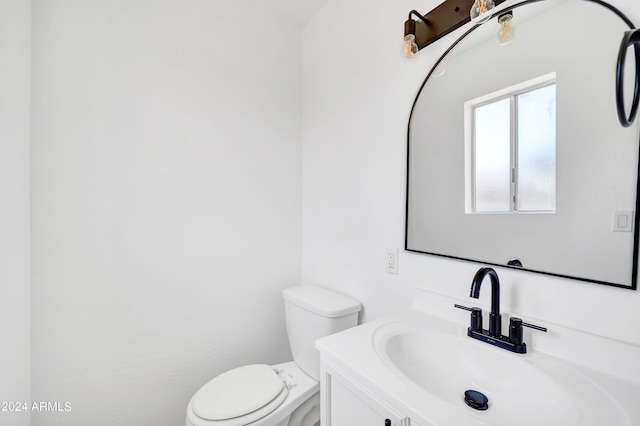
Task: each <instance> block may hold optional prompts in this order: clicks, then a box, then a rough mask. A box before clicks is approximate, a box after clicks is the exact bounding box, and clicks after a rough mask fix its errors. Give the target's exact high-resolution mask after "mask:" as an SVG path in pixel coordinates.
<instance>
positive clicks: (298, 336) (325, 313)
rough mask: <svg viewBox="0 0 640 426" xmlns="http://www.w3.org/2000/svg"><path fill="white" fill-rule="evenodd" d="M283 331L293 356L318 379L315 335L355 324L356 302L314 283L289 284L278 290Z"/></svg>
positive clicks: (305, 370)
mask: <svg viewBox="0 0 640 426" xmlns="http://www.w3.org/2000/svg"><path fill="white" fill-rule="evenodd" d="M282 296H283V297H284V312H285V317H286V324H287V335H288V336H289V346H290V347H291V353H292V355H293V360H294V361H295V362H296V364H298V366H299V367H300V368H301V369H302V370H303V371H304V372H305V373H307V374H308V375H309V376H311V377H313V378H314V379H316V380H320V352H318V350H317V349H316V347H315V342H316V340H317V339H319V338H321V337H324V336H328V335H330V334H334V333H337V332H339V331H342V330H346V329H347V328H351V327H354V326H356V325H357V324H358V312H359V311H360V303H358V302H357V301H355V300H353V299H351V298H349V297H347V296H343V295H342V294H338V293H336V292H334V291H331V290H328V289H326V288H323V287H317V286H310V285H309V286H300V287H291V288H288V289H286V290H284V291H283V292H282Z"/></svg>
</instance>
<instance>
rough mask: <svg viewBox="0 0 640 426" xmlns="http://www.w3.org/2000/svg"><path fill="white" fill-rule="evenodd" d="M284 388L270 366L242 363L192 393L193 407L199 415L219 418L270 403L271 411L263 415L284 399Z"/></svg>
mask: <svg viewBox="0 0 640 426" xmlns="http://www.w3.org/2000/svg"><path fill="white" fill-rule="evenodd" d="M285 391H287V388H286V387H285V385H284V382H283V381H282V379H281V378H280V377H279V376H278V374H276V372H275V371H273V369H272V368H271V367H270V366H268V365H266V364H253V365H245V366H243V367H238V368H235V369H233V370H229V371H227V372H226V373H223V374H221V375H219V376H217V377H215V378H214V379H213V380H211V381H210V382H209V383H207V384H206V385H204V386H203V387H202V388H201V389H200V390H199V391H198V392H197V393H196V395H195V396H194V398H193V403H192V408H193V411H194V413H195V414H196V415H197V416H198V417H201V418H203V419H206V420H217V421H220V420H228V419H233V418H236V417H241V416H244V415H246V414H248V413H251V412H255V411H257V410H259V409H261V408H263V407H264V408H265V409H266V408H267V407H265V406H266V405H271V406H272V407H271V408H270V410H269V411H267V412H266V413H264V414H263V415H266V414H268V413H269V412H271V411H273V410H275V409H276V408H277V407H278V406H279V405H280V404H281V403H282V402H283V401H284V399H286V396H287V393H288V392H285ZM283 394H284V395H283ZM277 397H278V398H277ZM270 403H271V404H270ZM260 411H261V412H264V411H263V410H260ZM265 411H266V410H265ZM256 414H257V413H256ZM239 424H240V423H239Z"/></svg>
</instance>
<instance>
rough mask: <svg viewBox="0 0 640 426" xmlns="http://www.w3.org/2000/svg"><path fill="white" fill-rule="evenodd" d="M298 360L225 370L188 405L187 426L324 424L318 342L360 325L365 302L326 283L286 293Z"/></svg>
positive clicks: (290, 333) (290, 332)
mask: <svg viewBox="0 0 640 426" xmlns="http://www.w3.org/2000/svg"><path fill="white" fill-rule="evenodd" d="M282 296H283V298H284V308H285V318H286V325H287V335H288V337H289V346H290V347H291V353H292V355H293V361H290V362H285V363H283V364H277V365H266V364H251V365H244V366H242V367H238V368H234V369H232V370H229V371H227V372H225V373H222V374H220V375H219V376H217V377H215V378H214V379H212V380H210V381H209V382H208V383H207V384H205V385H204V386H202V387H201V388H200V390H198V391H197V392H196V393H195V395H193V397H192V398H191V401H189V405H188V406H187V419H186V423H185V425H186V426H244V425H251V426H315V425H319V424H320V392H319V390H320V385H319V380H320V353H319V352H318V351H317V349H316V348H315V341H316V340H317V339H319V338H321V337H324V336H328V335H330V334H334V333H337V332H339V331H342V330H345V329H347V328H350V327H354V326H356V325H357V324H358V312H359V311H360V303H358V302H356V301H355V300H353V299H351V298H349V297H346V296H343V295H341V294H338V293H335V292H333V291H330V290H328V289H326V288H323V287H317V286H300V287H291V288H288V289H286V290H284V291H283V292H282Z"/></svg>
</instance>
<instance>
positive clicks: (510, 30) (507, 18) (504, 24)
mask: <svg viewBox="0 0 640 426" xmlns="http://www.w3.org/2000/svg"><path fill="white" fill-rule="evenodd" d="M512 20H513V12H506V13H503V14H502V15H500V16H498V28H497V29H496V32H495V34H494V36H493V37H494V39H495V41H496V43H498V44H499V45H500V46H504V45H506V44H509V43H511V41H512V40H513V37H514V36H515V31H516V27H515V25H513V22H512Z"/></svg>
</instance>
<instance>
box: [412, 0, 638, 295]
mask: <svg viewBox="0 0 640 426" xmlns="http://www.w3.org/2000/svg"><path fill="white" fill-rule="evenodd" d="M542 1H546V0H524V1H522V2H520V3H516V4H514V5H512V6H508V7H506V8H504V9H501V10H500V11H499V13H505V12H509V11H512V10H514V9H517V8H519V7H522V6H526V5H528V4H532V3H538V2H542ZM581 1H585V2H590V3H596V4H598V5H600V6H602V7H604V8H606V9H608V10H609V11H611V12H612V13H614V14H615V15H617V16H618V17H619V18H620V19H621V20H622V21H623V22H624V23H625V24H627V25H628V26H629V29H630V30H633V29H635V28H636V27H635V25H634V24H633V22H632V21H631V20H630V19H629V18H628V17H627V16H626V15H625V14H624V13H622V12H621V11H620V10H619V9H618V8H616V7H615V6H613V5H611V4H609V3H607V2H606V1H604V0H581ZM494 15H495V14H494ZM481 25H483V24H476V25H473V26H472V27H471V28H469V29H468V30H467V31H465V32H464V33H463V34H462V35H461V36H460V37H458V39H456V40H455V41H454V42H453V43H452V44H451V45H450V46H449V47H448V48H447V50H445V52H444V53H443V54H442V55H441V56H440V58H439V59H438V60H437V61H436V62H435V64H434V65H433V67H432V68H431V70H430V71H429V73H428V74H427V76H426V78H425V79H424V81H423V82H422V84H421V85H420V88H419V89H418V93H417V94H416V97H415V99H414V101H413V104H412V105H411V112H410V113H409V121H408V125H407V177H406V182H407V184H406V198H405V201H406V204H405V227H404V229H405V235H404V249H405V251H409V252H413V253H422V254H428V255H432V256H439V257H445V258H449V259H456V260H464V261H468V262H474V263H479V264H483V265H491V266H500V267H504V268H509V269H514V270H518V271H526V272H533V273H536V274H542V275H548V276H554V277H559V278H568V279H573V280H578V281H584V282H589V283H594V284H603V285H607V286H612V287H618V288H624V289H628V290H637V286H638V283H637V281H638V250H639V242H640V229H639V228H640V197H639V195H640V155H639V157H638V165H637V175H636V203H635V206H636V207H635V214H634V223H633V226H634V230H633V233H634V235H633V264H632V267H631V285H624V284H617V283H612V282H607V281H602V280H595V279H589V278H582V277H575V276H572V275H565V274H560V273H554V272H545V271H540V270H536V269H527V268H524V267H521V266H513V265H507V264H500V263H492V262H484V261H481V260H476V259H469V258H465V257H458V256H453V255H448V254H442V253H434V252H427V251H422V250H416V249H410V248H409V247H408V241H409V194H410V182H409V176H410V173H409V168H410V149H411V148H410V141H411V119H412V118H413V112H414V109H415V107H416V103H417V102H418V98H419V97H420V94H421V93H422V90H423V89H424V87H425V85H426V84H427V82H428V81H429V78H430V77H431V76H432V75H433V73H434V72H435V70H436V68H437V67H438V65H440V63H441V62H442V61H443V60H444V59H445V58H446V57H447V55H448V54H449V53H450V52H451V51H452V50H453V49H454V48H455V47H456V46H457V45H458V44H459V43H460V42H461V41H462V40H464V39H465V38H466V37H467V36H468V35H469V34H471V33H472V32H473V31H475V30H476V29H477V28H479V27H480V26H481ZM634 53H635V55H638V49H636V51H635V52H634ZM635 59H636V61H639V60H640V58H639V57H636V58H635ZM637 78H639V76H636V79H637ZM614 95H615V91H614ZM637 146H639V147H640V137H639V140H638V145H637Z"/></svg>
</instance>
